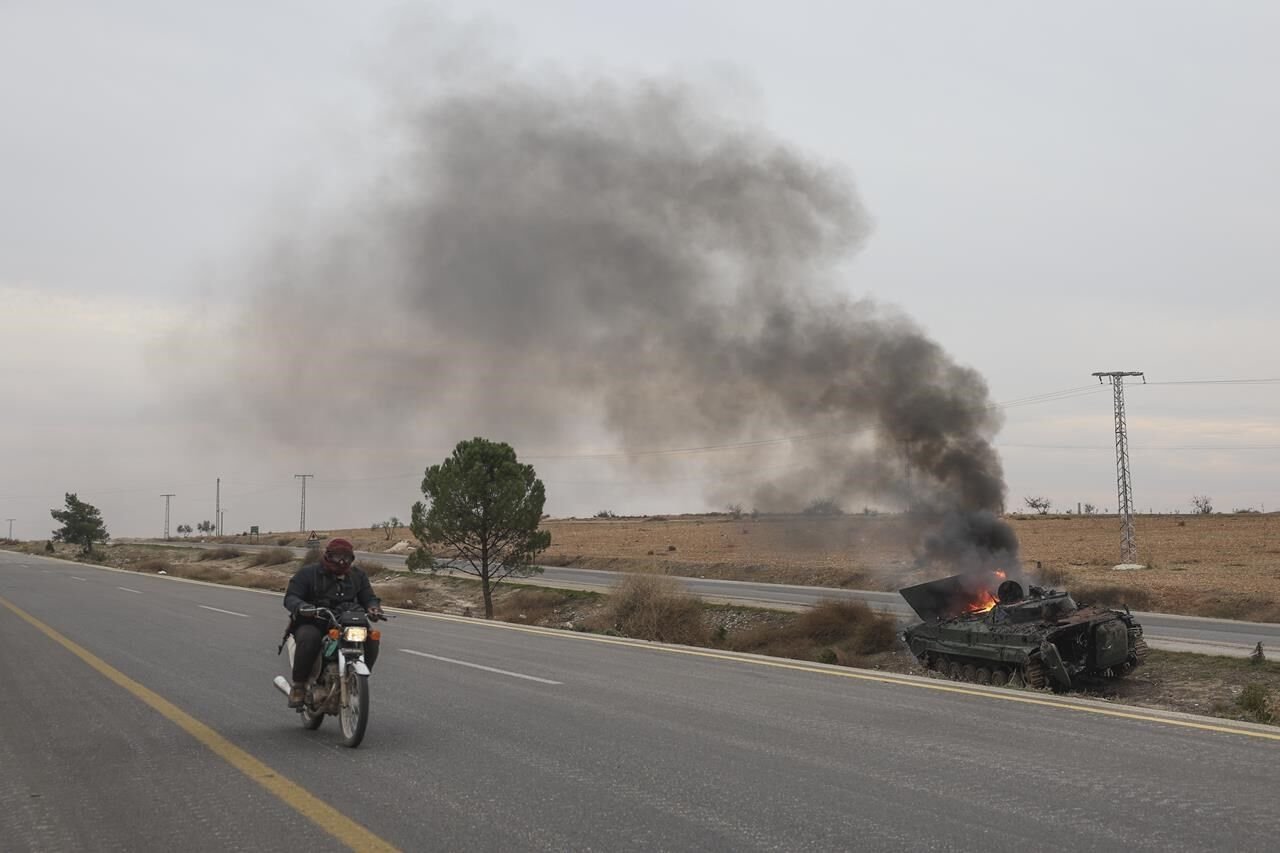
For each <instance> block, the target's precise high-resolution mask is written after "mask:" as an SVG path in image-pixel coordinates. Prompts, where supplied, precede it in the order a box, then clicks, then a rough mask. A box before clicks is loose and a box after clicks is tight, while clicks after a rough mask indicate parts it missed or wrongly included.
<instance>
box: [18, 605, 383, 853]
mask: <svg viewBox="0 0 1280 853" xmlns="http://www.w3.org/2000/svg"><path fill="white" fill-rule="evenodd" d="M0 604H2V605H4V606H5V607H7V608H8V609H10V610H12V611H13V612H14V613H16V614H17V615H18V617H19V618H21V619H24V620H25V621H27V622H28V623H30V624H31V625H32V626H33V627H35V628H36V629H38V630H39V631H40V632H41V633H43V634H44V635H45V636H47V637H48V638H49V639H51V640H53V641H54V642H55V643H57V644H58V645H60V646H62V647H63V648H65V649H66V650H67V651H69V652H71V653H72V654H73V655H75V656H76V657H78V658H80V659H81V660H82V661H84V662H85V663H87V664H88V665H89V666H91V667H93V668H94V669H95V670H97V671H98V672H99V673H100V674H102V675H103V676H105V677H106V678H107V679H109V680H111V681H114V682H115V683H116V684H118V685H120V686H121V687H123V688H124V689H125V690H128V691H129V692H130V693H132V694H133V695H134V696H137V697H138V698H139V699H141V700H142V701H143V702H145V703H147V704H148V705H150V706H151V707H152V708H154V709H155V710H156V711H158V712H160V714H162V715H163V716H164V717H165V718H166V719H168V720H170V721H171V722H173V723H175V724H177V726H178V727H179V728H181V729H182V730H183V731H185V732H186V733H187V734H189V735H191V736H192V737H193V738H195V739H196V740H198V741H200V743H202V744H204V745H205V746H206V747H208V748H209V749H210V750H211V751H212V752H213V753H214V754H216V755H217V756H218V757H219V758H221V759H222V760H224V761H226V762H227V763H228V764H230V765H231V766H232V767H234V768H235V769H237V770H239V771H240V772H241V773H243V774H244V775H246V776H248V777H249V778H250V779H252V780H253V781H255V782H257V783H258V784H259V785H261V786H262V787H264V788H266V789H267V790H268V791H270V792H271V793H272V794H274V795H275V796H277V797H279V798H280V799H281V800H283V801H284V802H285V803H287V804H288V805H290V806H291V807H292V808H293V809H294V810H295V811H297V812H298V813H299V814H301V815H302V816H303V817H306V818H308V819H309V820H311V821H312V822H313V823H315V824H316V825H317V826H319V827H320V828H321V829H323V830H324V831H325V832H327V833H329V834H330V835H332V836H333V837H334V838H336V839H338V841H341V842H342V843H343V844H345V845H347V846H348V847H350V848H351V849H352V850H359V851H362V853H363V851H369V850H378V851H383V850H385V851H393V850H395V849H396V848H395V847H393V846H392V845H391V844H388V843H387V842H386V841H383V840H382V839H381V838H379V837H378V836H376V835H374V834H373V833H372V832H370V831H369V830H367V829H365V828H364V827H363V826H361V825H360V824H358V823H356V822H355V821H353V820H351V819H350V818H348V817H346V816H345V815H343V814H342V813H341V812H340V811H338V809H335V808H334V807H333V806H331V805H329V804H328V803H326V802H325V801H323V800H321V799H320V798H318V797H316V796H315V795H313V794H311V793H310V792H309V791H307V790H306V789H305V788H303V787H302V786H301V785H298V784H297V783H295V782H291V781H290V780H288V779H286V778H285V777H284V776H281V775H280V774H279V773H277V772H275V771H274V770H272V769H271V768H270V767H268V766H267V765H265V764H263V763H262V762H261V761H259V760H258V759H256V758H254V757H253V756H252V755H250V754H249V753H247V752H245V751H244V750H243V749H241V748H240V747H238V746H236V745H235V744H233V743H232V742H231V741H229V740H227V739H226V738H224V737H223V736H222V735H220V734H218V733H217V732H216V731H214V730H213V729H211V728H209V727H208V726H206V725H205V724H204V723H202V722H200V721H199V720H197V719H196V718H195V717H192V716H191V715H190V714H188V713H186V712H185V711H183V710H181V709H180V708H178V707H177V706H176V705H174V704H173V703H172V702H170V701H169V700H167V699H165V698H164V697H162V696H160V695H159V694H158V693H156V692H154V691H152V690H150V689H148V688H146V687H143V686H142V685H141V684H139V683H138V682H136V681H134V680H133V679H132V678H130V677H129V676H127V675H125V674H124V673H123V672H120V670H118V669H116V668H115V667H113V666H111V665H110V664H109V663H107V662H106V661H104V660H102V659H101V658H100V657H98V656H97V655H95V654H93V653H92V652H90V651H89V650H88V649H86V648H84V647H83V646H80V645H78V644H77V643H75V642H73V641H71V640H69V639H67V638H66V637H64V636H63V635H62V634H60V633H58V632H57V631H55V630H54V629H53V628H50V627H49V626H48V625H46V624H44V623H43V622H41V621H40V620H39V619H37V618H35V617H34V616H32V615H30V614H29V613H27V612H25V611H23V610H21V609H20V608H18V607H16V606H15V605H13V604H11V603H9V602H8V601H6V600H5V599H3V598H0Z"/></svg>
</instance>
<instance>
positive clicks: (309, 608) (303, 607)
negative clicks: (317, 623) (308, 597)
mask: <svg viewBox="0 0 1280 853" xmlns="http://www.w3.org/2000/svg"><path fill="white" fill-rule="evenodd" d="M293 615H294V616H315V615H316V607H315V605H314V604H299V605H298V609H297V610H295V611H293Z"/></svg>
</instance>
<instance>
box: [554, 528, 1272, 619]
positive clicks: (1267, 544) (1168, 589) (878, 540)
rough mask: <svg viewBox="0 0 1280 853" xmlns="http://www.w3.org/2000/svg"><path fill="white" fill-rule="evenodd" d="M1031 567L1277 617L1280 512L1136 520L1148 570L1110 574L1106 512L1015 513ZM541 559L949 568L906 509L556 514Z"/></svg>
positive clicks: (752, 570) (1113, 532)
mask: <svg viewBox="0 0 1280 853" xmlns="http://www.w3.org/2000/svg"><path fill="white" fill-rule="evenodd" d="M1008 521H1009V523H1010V524H1012V525H1013V527H1014V530H1015V531H1017V534H1018V538H1019V540H1020V542H1021V547H1022V552H1021V554H1022V561H1023V565H1024V567H1025V568H1026V569H1027V570H1028V572H1029V573H1031V574H1033V575H1034V574H1036V569H1037V563H1039V564H1040V573H1041V574H1043V575H1045V576H1047V577H1049V578H1050V579H1051V580H1052V581H1053V582H1054V583H1055V584H1056V585H1060V586H1064V587H1066V588H1068V589H1094V590H1105V588H1106V587H1119V588H1120V589H1122V590H1130V591H1131V597H1132V598H1133V599H1134V603H1136V604H1137V606H1138V607H1139V608H1140V609H1144V610H1160V611H1166V612H1170V613H1188V614H1196V615H1207V616H1221V617H1224V618H1234V619H1252V620H1259V621H1280V514H1275V513H1270V514H1258V513H1247V514H1246V513H1242V514H1239V515H1186V516H1172V515H1156V516H1140V517H1138V518H1137V519H1136V527H1137V537H1138V549H1139V561H1140V562H1141V563H1144V564H1145V565H1147V566H1148V568H1146V569H1143V570H1141V571H1127V572H1125V571H1114V570H1113V568H1112V567H1113V566H1114V565H1115V564H1116V563H1118V562H1119V550H1120V545H1119V542H1120V535H1119V524H1118V522H1117V520H1116V519H1115V518H1114V517H1109V516H1069V515H1048V516H1030V515H1028V516H1021V515H1015V516H1009V517H1008ZM545 526H546V527H547V529H549V530H550V531H551V541H552V546H551V549H550V550H549V551H548V552H547V553H546V554H545V555H544V557H543V558H542V561H543V562H546V563H548V564H555V565H565V566H581V567H589V568H602V569H618V570H645V571H659V572H663V573H667V574H687V575H702V576H706V577H722V578H731V579H739V580H759V581H773V582H779V583H798V584H812V585H818V586H845V587H851V588H860V589H887V590H892V589H898V588H900V587H902V586H904V585H907V584H910V583H915V582H918V581H923V580H929V579H931V578H932V577H936V576H937V575H938V574H939V571H940V569H943V568H944V567H937V566H931V567H923V566H919V565H917V563H916V560H915V558H914V556H913V548H912V543H913V542H914V537H913V536H912V533H911V528H910V521H909V519H908V518H906V517H903V516H877V517H867V516H837V517H822V518H809V517H794V516H790V517H788V516H768V517H759V518H754V519H752V518H748V517H743V518H738V519H735V518H730V517H728V516H673V517H671V518H669V519H666V520H653V519H583V520H578V519H563V520H559V519H553V520H548V521H547V522H546V523H545Z"/></svg>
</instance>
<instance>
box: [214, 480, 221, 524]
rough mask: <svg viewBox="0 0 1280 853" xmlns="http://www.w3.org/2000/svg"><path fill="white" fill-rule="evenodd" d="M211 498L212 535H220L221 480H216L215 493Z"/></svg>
mask: <svg viewBox="0 0 1280 853" xmlns="http://www.w3.org/2000/svg"><path fill="white" fill-rule="evenodd" d="M213 494H214V497H213V535H214V536H221V535H222V478H221V477H219V478H218V485H217V491H215V492H214V493H213Z"/></svg>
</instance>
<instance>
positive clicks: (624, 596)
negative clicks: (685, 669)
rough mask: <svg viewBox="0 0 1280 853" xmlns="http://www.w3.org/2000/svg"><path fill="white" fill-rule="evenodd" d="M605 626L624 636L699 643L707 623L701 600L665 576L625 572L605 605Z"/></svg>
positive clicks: (704, 640) (677, 582) (703, 640)
mask: <svg viewBox="0 0 1280 853" xmlns="http://www.w3.org/2000/svg"><path fill="white" fill-rule="evenodd" d="M605 618H606V619H607V620H608V623H609V627H611V628H612V629H613V630H615V631H618V632H619V633H621V634H623V635H625V636H627V637H636V638H638V639H641V640H657V641H659V642H664V643H683V644H685V645H692V646H697V645H703V644H705V643H706V642H707V637H708V633H707V625H706V622H705V621H704V620H703V614H702V602H701V601H699V600H698V599H697V598H696V597H695V596H692V595H690V594H689V593H687V592H685V591H684V587H682V586H681V585H680V582H679V581H677V580H675V579H674V578H670V577H667V576H666V575H626V576H624V577H623V578H622V580H621V581H619V582H618V583H617V585H615V586H614V588H613V590H612V591H611V592H610V594H609V601H608V604H607V605H606V607H605Z"/></svg>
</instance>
